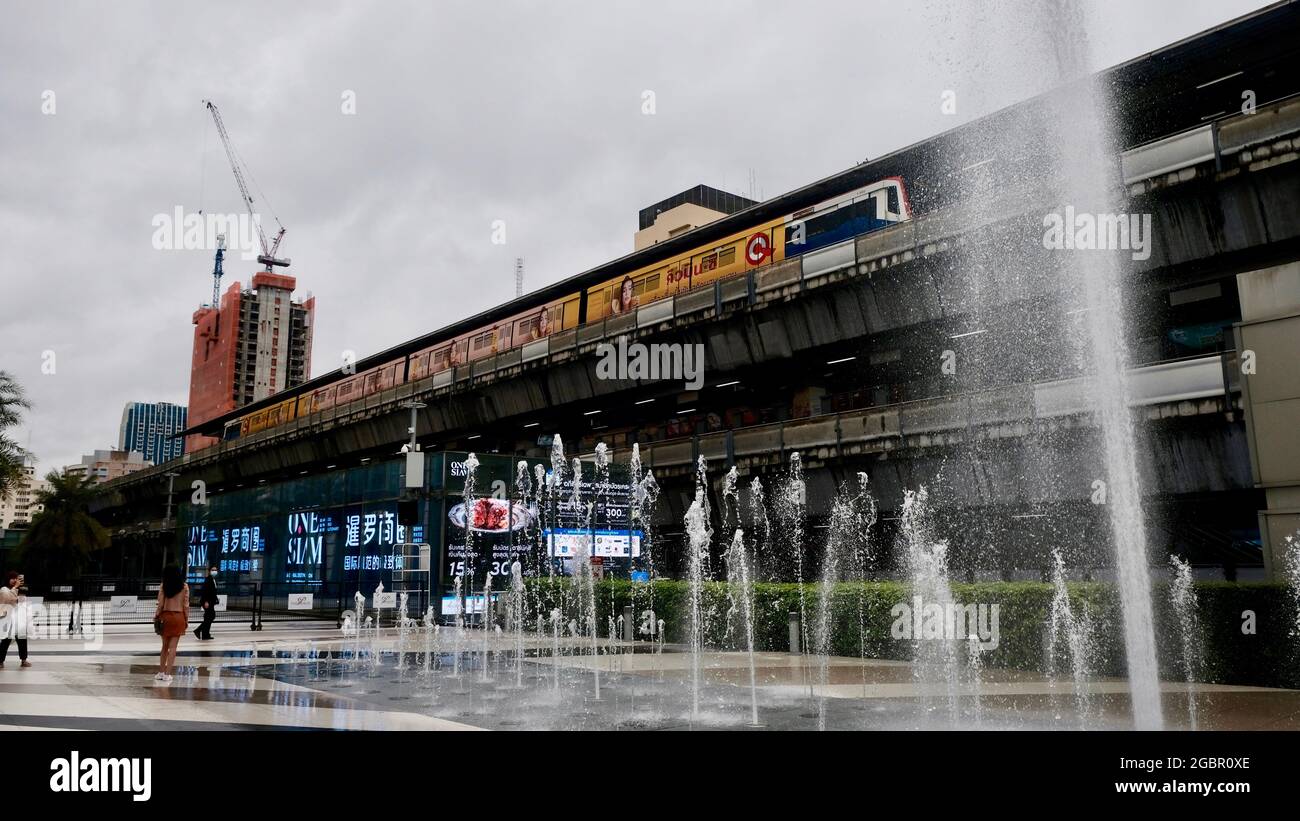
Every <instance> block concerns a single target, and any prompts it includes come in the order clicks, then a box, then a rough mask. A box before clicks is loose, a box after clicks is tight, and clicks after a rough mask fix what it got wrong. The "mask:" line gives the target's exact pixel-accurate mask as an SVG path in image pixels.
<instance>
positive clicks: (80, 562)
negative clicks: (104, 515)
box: [14, 471, 112, 581]
mask: <svg viewBox="0 0 1300 821" xmlns="http://www.w3.org/2000/svg"><path fill="white" fill-rule="evenodd" d="M45 479H46V481H48V482H49V483H50V486H49V488H48V489H46V490H42V491H39V492H38V493H37V494H36V501H37V503H38V504H41V505H44V506H45V509H44V510H42V511H41V512H40V513H38V514H36V516H35V517H33V518H32V524H31V527H29V528H28V529H27V534H26V535H25V536H23V540H22V541H21V542H20V543H19V544H18V549H17V550H16V551H14V553H15V555H14V560H15V563H16V564H17V565H18V566H19V567H22V568H23V569H24V571H25V572H26V573H28V574H29V575H32V576H37V577H39V578H42V579H45V580H47V581H50V580H71V579H76V578H77V577H79V576H80V575H81V572H82V571H83V570H84V569H85V568H86V565H87V564H89V563H90V561H91V554H92V553H94V552H96V551H98V550H103V549H104V548H106V547H108V545H109V542H110V541H112V538H111V536H110V534H109V532H108V530H107V529H105V528H104V526H103V525H101V524H100V523H99V522H97V521H95V519H94V518H93V517H92V516H91V515H90V511H89V506H90V499H91V497H93V496H94V495H95V480H94V479H93V478H91V477H90V476H82V475H79V474H74V473H60V472H58V471H51V472H50V473H49V474H48V475H47V476H46V477H45Z"/></svg>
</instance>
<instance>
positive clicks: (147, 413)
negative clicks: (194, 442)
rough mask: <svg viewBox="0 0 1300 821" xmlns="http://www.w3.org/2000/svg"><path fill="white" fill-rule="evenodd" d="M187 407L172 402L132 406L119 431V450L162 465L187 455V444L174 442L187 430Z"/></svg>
mask: <svg viewBox="0 0 1300 821" xmlns="http://www.w3.org/2000/svg"><path fill="white" fill-rule="evenodd" d="M186 415H187V411H186V408H185V406H184V405H173V404H171V403H170V402H153V403H148V402H128V403H127V405H126V408H124V409H123V411H122V425H121V428H120V429H119V430H118V437H117V440H118V450H124V451H128V452H130V451H134V452H136V453H142V454H144V458H145V460H146V461H149V462H153V463H154V464H155V465H161V464H162V463H163V462H166V461H168V460H170V459H175V458H177V457H178V456H180V455H181V454H183V453H184V452H185V440H184V439H179V438H172V437H173V435H174V434H177V433H180V432H181V431H183V430H185V420H186Z"/></svg>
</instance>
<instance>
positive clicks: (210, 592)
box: [194, 566, 220, 641]
mask: <svg viewBox="0 0 1300 821" xmlns="http://www.w3.org/2000/svg"><path fill="white" fill-rule="evenodd" d="M219 601H220V600H219V599H218V598H217V568H216V567H215V566H213V567H209V568H208V577H207V578H206V579H204V580H203V589H202V590H201V591H200V592H199V606H200V607H202V608H203V623H202V624H200V625H199V626H198V627H195V628H194V635H195V637H196V638H199V639H202V640H204V641H206V640H208V639H210V638H212V622H213V621H214V620H215V619H216V618H217V604H218V603H219Z"/></svg>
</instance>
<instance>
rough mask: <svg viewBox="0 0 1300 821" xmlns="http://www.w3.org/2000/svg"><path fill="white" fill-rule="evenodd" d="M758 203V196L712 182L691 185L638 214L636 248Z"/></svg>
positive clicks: (670, 237)
mask: <svg viewBox="0 0 1300 821" xmlns="http://www.w3.org/2000/svg"><path fill="white" fill-rule="evenodd" d="M756 204H757V203H756V202H755V201H754V200H751V199H747V198H745V197H742V196H740V195H738V194H730V193H728V192H726V191H720V190H718V189H717V188H713V187H711V186H708V185H697V186H695V187H694V188H688V189H687V190H685V191H683V192H681V193H680V194H674V195H673V196H671V197H669V198H667V199H665V200H661V201H660V202H657V203H655V204H654V205H647V206H646V207H645V208H642V209H641V212H640V213H639V214H638V215H637V217H638V223H637V224H638V230H637V232H636V234H634V235H633V237H632V245H633V250H635V251H640V250H642V249H643V248H649V247H650V246H651V245H654V244H656V243H659V242H663V241H664V240H666V239H672V238H673V237H675V236H677V235H678V234H684V233H686V232H687V231H689V230H691V229H692V228H699V227H700V226H701V225H708V224H709V223H710V222H713V221H714V220H718V219H721V218H722V217H725V216H727V215H728V214H734V213H736V212H737V211H740V210H742V209H744V208H748V207H749V206H751V205H756Z"/></svg>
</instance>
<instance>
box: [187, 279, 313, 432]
mask: <svg viewBox="0 0 1300 821" xmlns="http://www.w3.org/2000/svg"><path fill="white" fill-rule="evenodd" d="M296 285H297V281H296V280H295V279H294V278H293V277H291V276H285V275H283V274H270V273H265V272H260V273H257V274H254V275H253V287H252V288H251V289H241V288H240V284H239V283H238V282H236V283H234V284H232V285H231V286H230V288H228V289H227V290H226V292H225V294H223V295H222V297H221V305H220V306H219V307H217V306H204V307H202V308H199V309H198V310H197V311H195V312H194V317H193V322H194V353H193V357H192V359H191V362H190V401H189V420H188V421H189V424H190V425H191V426H193V425H197V424H199V423H200V422H206V421H207V420H209V419H213V418H216V417H218V416H220V415H222V414H224V413H227V412H229V411H232V410H235V409H236V408H240V407H243V406H244V405H247V404H248V403H250V402H254V401H257V400H258V399H264V398H266V397H268V396H270V395H271V394H274V393H278V392H279V391H282V390H284V389H285V388H292V387H294V386H296V385H300V384H302V383H303V382H305V381H307V379H308V378H310V376H311V334H312V324H313V319H314V317H315V313H316V299H315V298H314V297H308V298H307V299H305V300H302V301H297V300H294V299H293V289H294V287H295V286H296ZM216 441H217V440H216V439H215V438H213V437H211V436H189V437H187V438H186V440H185V450H186V451H187V452H193V451H195V450H198V449H199V448H205V447H207V446H208V445H211V444H214V443H216Z"/></svg>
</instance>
